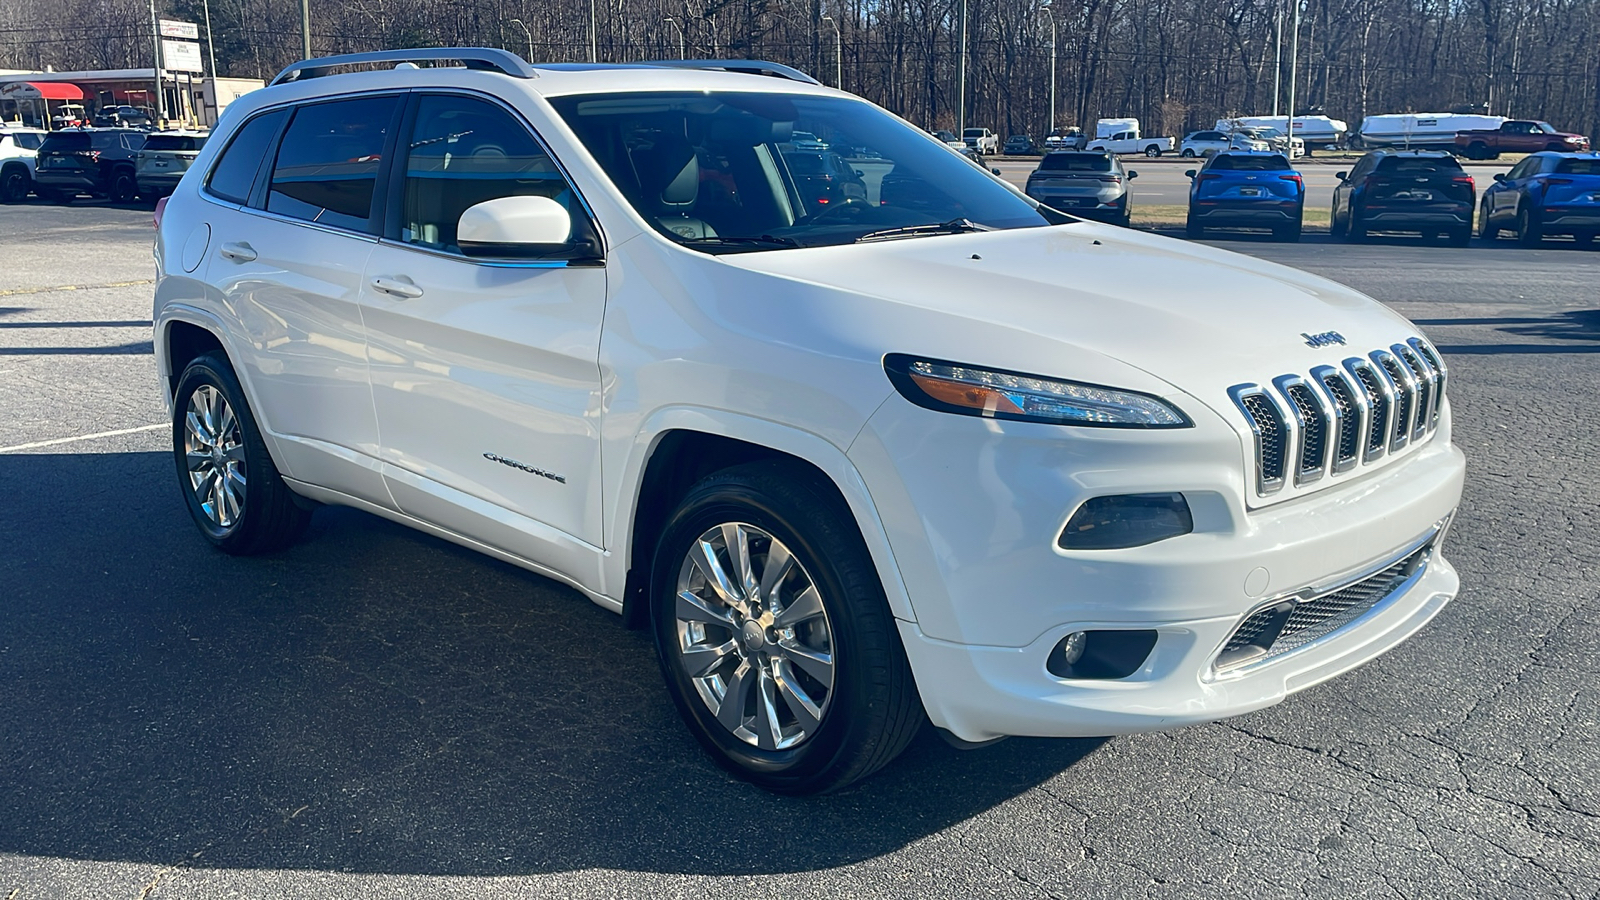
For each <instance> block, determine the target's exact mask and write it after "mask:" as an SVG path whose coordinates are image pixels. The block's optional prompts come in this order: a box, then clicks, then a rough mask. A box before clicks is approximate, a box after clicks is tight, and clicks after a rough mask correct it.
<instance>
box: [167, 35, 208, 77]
mask: <svg viewBox="0 0 1600 900" xmlns="http://www.w3.org/2000/svg"><path fill="white" fill-rule="evenodd" d="M161 58H162V60H163V61H164V62H165V63H166V67H167V70H168V71H172V72H203V71H205V67H204V66H202V65H200V45H199V44H196V43H193V42H190V41H175V40H172V39H171V38H162V39H161Z"/></svg>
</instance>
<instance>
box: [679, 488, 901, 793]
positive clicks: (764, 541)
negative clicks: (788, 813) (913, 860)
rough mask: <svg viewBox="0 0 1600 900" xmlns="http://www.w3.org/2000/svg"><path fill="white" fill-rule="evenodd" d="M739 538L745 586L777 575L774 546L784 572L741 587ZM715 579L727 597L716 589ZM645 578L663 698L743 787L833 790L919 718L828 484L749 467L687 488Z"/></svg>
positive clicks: (875, 765) (852, 535)
mask: <svg viewBox="0 0 1600 900" xmlns="http://www.w3.org/2000/svg"><path fill="white" fill-rule="evenodd" d="M741 544H742V545H743V546H744V547H745V548H746V551H745V556H746V558H748V559H749V560H750V563H751V564H750V566H749V568H748V569H745V570H744V571H746V572H748V576H747V577H748V582H749V583H752V584H754V583H758V582H763V581H767V580H768V579H770V578H771V577H772V572H771V570H770V569H769V563H771V562H772V559H773V556H774V555H775V554H776V553H777V552H779V550H784V551H787V553H788V555H789V559H790V560H792V562H793V565H792V566H789V567H787V569H786V571H785V573H784V574H782V575H780V576H778V580H777V581H775V582H772V583H771V585H770V587H769V588H768V589H763V588H761V587H760V586H759V585H758V586H757V587H756V588H755V589H753V590H749V591H747V589H745V588H744V587H742V585H743V584H745V583H747V580H746V577H741V576H740V575H739V574H738V573H739V571H740V569H739V567H738V565H737V564H736V562H735V561H734V559H735V557H730V556H729V554H728V552H727V547H728V546H730V545H732V546H735V547H738V546H739V545H741ZM705 550H709V552H710V556H711V558H712V559H713V560H714V562H711V563H707V562H704V561H703V560H704V559H705V555H704V553H702V552H701V551H705ZM758 560H759V567H758V566H757V565H756V563H757V561H758ZM758 568H759V571H758ZM713 570H715V571H713ZM719 574H720V575H721V576H722V577H723V578H725V579H727V581H728V583H729V584H730V585H732V586H731V587H729V588H728V591H727V592H726V593H723V592H719V591H718V590H717V589H715V588H714V587H713V586H712V585H713V584H714V582H715V579H716V576H718V575H719ZM708 576H710V580H708ZM651 584H652V592H651V601H650V608H651V620H652V621H651V626H652V628H651V630H652V632H653V633H654V635H655V643H656V655H657V658H658V660H659V661H660V663H661V672H662V675H663V676H664V677H665V679H666V682H667V690H668V693H670V694H671V695H672V699H673V703H674V704H675V705H676V706H677V707H678V712H679V713H680V714H681V715H682V716H683V719H684V722H685V723H686V724H687V725H688V726H689V730H690V731H692V732H693V733H694V736H695V738H696V739H697V740H698V741H699V742H700V744H701V746H702V747H704V748H705V749H706V752H708V753H710V754H711V756H712V757H713V758H714V759H716V761H717V762H718V763H719V764H721V765H722V766H723V767H724V768H726V769H728V770H729V771H730V772H732V773H733V774H735V775H737V776H738V777H740V778H743V779H745V780H747V781H750V782H752V783H754V784H756V785H758V786H760V787H763V788H766V789H767V790H771V791H776V792H779V793H785V794H817V793H826V792H829V791H835V790H838V789H840V788H843V787H845V786H846V785H848V784H850V783H851V782H854V781H856V780H857V779H860V778H863V777H865V776H867V775H869V774H871V773H872V772H874V771H876V770H878V769H879V768H881V767H883V766H884V765H886V764H887V763H889V762H890V761H891V760H893V759H894V758H895V757H896V756H898V755H900V752H901V751H902V750H904V749H905V747H906V745H907V744H908V743H910V741H911V739H912V738H913V737H914V736H915V735H916V733H917V731H918V730H919V729H920V728H921V727H922V726H923V723H924V722H925V721H926V716H925V715H924V713H923V710H922V705H921V700H920V699H919V697H918V694H917V689H916V685H915V683H914V682H913V680H912V676H911V668H910V665H909V664H908V663H907V662H906V658H905V650H904V648H903V647H902V646H901V644H900V637H899V634H898V630H897V628H896V626H895V623H894V617H893V615H891V613H890V611H889V604H888V601H887V600H886V599H885V598H884V594H883V585H882V582H880V581H879V578H878V573H877V569H876V567H875V566H874V565H873V563H872V559H871V557H870V556H869V555H868V553H867V548H866V544H865V543H864V542H863V541H862V539H861V534H860V532H859V531H857V530H856V525H855V522H854V520H853V519H852V518H851V516H850V512H849V510H848V508H847V507H845V505H844V503H843V502H842V501H841V500H840V499H839V497H838V496H837V494H836V493H835V492H834V491H833V488H832V486H831V485H829V484H827V483H826V482H825V481H823V480H822V479H821V478H820V477H819V476H817V475H815V474H814V473H812V472H810V471H809V470H807V469H805V468H803V467H801V466H798V465H795V464H785V463H781V462H764V463H752V464H749V465H743V466H738V467H735V468H732V469H728V470H725V471H723V472H719V473H716V474H714V475H711V476H709V477H707V478H705V479H704V480H702V481H701V482H700V483H699V484H697V485H695V486H694V487H693V488H692V489H690V491H689V493H688V495H687V496H685V497H684V499H683V501H682V503H680V504H679V506H678V508H677V509H676V510H675V511H674V512H673V514H672V516H671V518H670V519H669V520H668V522H667V525H666V527H665V528H664V529H663V531H662V535H661V540H660V542H659V543H658V544H657V545H656V549H655V557H654V560H653V563H652V578H651ZM807 585H809V586H810V587H812V588H815V591H814V592H813V591H810V590H809V589H808V588H807ZM750 593H754V594H755V595H756V598H757V600H756V602H753V603H752V602H750V601H749V600H748V595H749V594H750ZM808 593H809V594H811V596H812V597H813V598H814V602H808V601H804V600H803V599H802V598H804V597H805V596H806V595H807V594H808ZM684 595H687V596H690V597H696V598H698V599H697V600H696V601H695V602H690V601H688V600H686V599H684V598H683V597H684ZM784 595H787V600H785V601H782V602H780V601H779V598H781V597H783V596H784ZM724 596H725V597H726V598H727V599H726V600H724V599H719V597H724ZM791 610H796V611H798V612H797V613H795V614H796V615H797V616H798V617H797V618H793V619H791V620H789V621H788V624H787V625H786V626H785V624H784V621H785V620H784V617H785V614H786V613H789V612H790V611H791ZM680 617H681V618H680ZM763 626H764V630H763ZM824 648H826V649H824ZM686 653H689V654H693V655H692V656H686ZM797 660H806V661H805V662H797ZM692 672H694V673H698V674H692ZM741 673H742V674H741ZM785 684H787V685H789V686H790V689H791V693H789V694H787V695H786V694H785V693H784V690H785V688H784V685H785ZM730 691H739V692H740V693H739V696H740V697H741V698H742V699H741V700H740V701H739V702H738V703H737V705H736V706H729V705H728V703H729V701H728V700H727V699H726V698H727V697H728V696H729V692H730ZM719 692H720V693H719ZM799 697H804V698H805V699H804V700H798V699H795V698H799ZM763 698H764V699H767V700H769V701H770V702H769V703H761V702H759V701H760V700H761V699H763ZM818 698H820V703H819V702H818ZM713 704H715V706H713ZM724 710H728V711H729V712H727V713H724ZM747 712H748V713H749V715H746V713H747ZM719 713H724V714H723V715H722V720H719V718H718V715H719ZM724 721H726V722H727V723H728V724H726V725H724V724H723V723H724Z"/></svg>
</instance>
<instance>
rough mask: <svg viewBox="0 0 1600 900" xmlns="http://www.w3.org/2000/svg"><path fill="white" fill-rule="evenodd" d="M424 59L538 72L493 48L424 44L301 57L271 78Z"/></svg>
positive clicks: (279, 80)
mask: <svg viewBox="0 0 1600 900" xmlns="http://www.w3.org/2000/svg"><path fill="white" fill-rule="evenodd" d="M428 60H453V61H456V62H459V63H461V64H462V65H464V66H466V67H467V68H469V69H477V70H480V71H485V72H499V73H500V74H502V75H510V76H512V77H515V78H538V77H539V73H538V72H536V71H535V70H534V68H533V66H530V65H528V63H527V61H526V60H524V59H523V58H522V57H520V56H517V55H516V54H515V53H508V52H506V51H504V50H499V49H496V48H494V47H425V48H421V49H416V50H378V51H375V52H372V53H347V54H344V55H343V56H323V57H319V58H317V59H303V60H301V61H299V62H297V63H295V64H294V65H292V66H290V67H289V68H287V69H284V70H283V71H282V72H279V73H278V77H276V78H274V79H272V82H271V84H269V85H268V87H270V86H271V85H273V84H286V83H288V82H291V81H301V80H304V79H306V78H318V77H321V76H323V75H329V74H332V70H333V69H334V68H335V67H338V66H359V65H367V64H377V63H405V62H422V61H428Z"/></svg>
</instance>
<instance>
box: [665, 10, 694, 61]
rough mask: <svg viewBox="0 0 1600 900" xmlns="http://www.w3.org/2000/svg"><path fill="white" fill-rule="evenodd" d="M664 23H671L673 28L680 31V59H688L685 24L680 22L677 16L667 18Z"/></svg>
mask: <svg viewBox="0 0 1600 900" xmlns="http://www.w3.org/2000/svg"><path fill="white" fill-rule="evenodd" d="M662 21H663V22H671V23H672V27H673V28H676V29H678V58H679V59H688V58H689V54H688V51H686V50H685V49H684V46H683V23H682V22H679V21H678V17H677V16H667V17H666V18H665V19H662Z"/></svg>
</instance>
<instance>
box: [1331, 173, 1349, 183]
mask: <svg viewBox="0 0 1600 900" xmlns="http://www.w3.org/2000/svg"><path fill="white" fill-rule="evenodd" d="M1348 175H1349V173H1348V172H1335V173H1333V177H1335V178H1337V179H1339V180H1340V181H1344V180H1345V178H1346V177H1347V176H1348Z"/></svg>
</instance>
